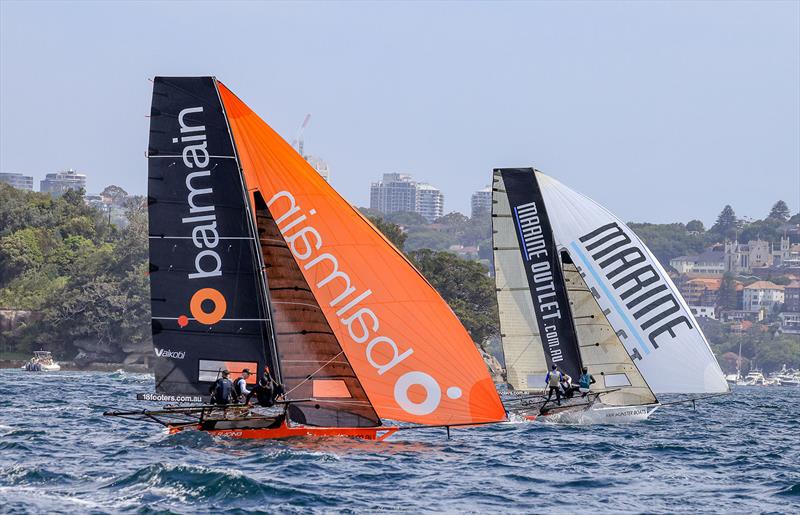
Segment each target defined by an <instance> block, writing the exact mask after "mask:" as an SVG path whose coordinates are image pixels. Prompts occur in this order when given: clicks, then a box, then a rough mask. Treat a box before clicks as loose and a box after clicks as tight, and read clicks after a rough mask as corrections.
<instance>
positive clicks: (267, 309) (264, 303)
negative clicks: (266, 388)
mask: <svg viewBox="0 0 800 515" xmlns="http://www.w3.org/2000/svg"><path fill="white" fill-rule="evenodd" d="M213 80H214V91H216V93H217V100H218V101H219V105H220V108H221V109H222V114H223V117H224V119H225V127H226V128H227V130H228V137H229V138H230V142H231V146H232V148H233V154H234V156H235V157H236V169H237V171H238V172H239V180H240V181H241V185H242V198H244V203H245V205H246V206H247V213H248V214H249V216H248V217H247V224H248V226H249V228H250V234H252V235H254V236H257V235H258V229H257V227H256V221H255V209H254V208H253V205H252V202H251V197H250V194H249V192H248V188H247V182H246V181H245V177H244V173H242V163H241V161H240V160H239V152H238V150H237V149H236V140H234V139H233V134H231V127H230V124H229V123H228V115H227V113H226V112H225V104H223V103H222V97H220V96H219V85H218V82H217V78H216V77H214V78H213ZM250 242H251V245H250V246H251V249H250V250H251V252H252V254H253V256H254V257H255V260H256V263H257V265H258V269H259V272H260V273H259V274H258V281H259V285H258V297H257V299H258V302H259V303H260V305H261V309H262V311H263V312H264V313H265V314H268V315H269V317H268V318H269V319H270V320H272V319H274V317H273V313H272V307H271V306H272V303H271V302H270V297H269V289H268V287H267V284H268V283H267V274H266V266H265V265H264V256H263V255H262V253H261V248H260V245H259V244H258V241H257V240H256V239H255V238H253V239H252V240H250ZM268 336H269V338H268V339H267V340H266V341H265V342H264V343H265V345H266V349H265V351H266V352H267V353H268V354H269V356H270V362H271V363H272V365H271V366H270V372H271V373H272V377H273V379H275V381H277V382H278V383H282V382H283V374H282V371H281V363H280V358H279V356H278V350H277V343H276V337H275V326H274V324H270V325H269V329H268ZM252 372H253V374H255V375H256V376H258V377H260V376H261V372H262V371H261V370H253V371H252Z"/></svg>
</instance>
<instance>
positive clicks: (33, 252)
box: [0, 227, 44, 282]
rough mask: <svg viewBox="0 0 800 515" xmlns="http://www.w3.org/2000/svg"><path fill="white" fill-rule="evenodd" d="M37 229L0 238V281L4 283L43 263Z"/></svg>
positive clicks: (23, 230)
mask: <svg viewBox="0 0 800 515" xmlns="http://www.w3.org/2000/svg"><path fill="white" fill-rule="evenodd" d="M39 239H40V234H39V230H38V229H34V228H32V227H29V228H27V229H21V230H19V231H17V232H15V233H13V234H10V235H8V236H5V237H3V238H0V281H3V282H6V281H9V280H11V279H12V278H14V277H15V276H17V275H19V274H21V273H22V272H24V271H25V270H28V269H37V268H39V267H40V266H41V265H42V263H44V253H43V252H42V248H41V246H40V244H39Z"/></svg>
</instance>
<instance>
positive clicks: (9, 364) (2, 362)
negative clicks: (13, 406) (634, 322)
mask: <svg viewBox="0 0 800 515" xmlns="http://www.w3.org/2000/svg"><path fill="white" fill-rule="evenodd" d="M25 363H27V360H21V359H0V369H6V368H11V369H20V368H21V367H22V366H23V365H25ZM58 364H59V365H60V366H61V370H62V371H66V372H116V371H117V370H122V371H124V372H135V373H141V374H148V373H152V370H150V369H148V368H147V367H146V366H144V365H126V364H124V363H91V364H89V365H86V366H78V365H77V364H75V362H73V361H59V362H58Z"/></svg>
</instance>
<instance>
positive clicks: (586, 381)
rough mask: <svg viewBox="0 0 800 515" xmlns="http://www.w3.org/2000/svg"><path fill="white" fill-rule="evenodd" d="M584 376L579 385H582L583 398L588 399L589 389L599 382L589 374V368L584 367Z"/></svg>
mask: <svg viewBox="0 0 800 515" xmlns="http://www.w3.org/2000/svg"><path fill="white" fill-rule="evenodd" d="M582 372H583V373H582V374H581V377H580V379H579V380H578V383H579V384H580V385H581V397H586V396H587V395H589V388H591V386H592V385H593V384H594V383H596V382H597V381H595V380H594V376H593V375H592V374H590V373H589V369H588V368H587V367H583V370H582Z"/></svg>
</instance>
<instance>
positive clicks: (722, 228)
mask: <svg viewBox="0 0 800 515" xmlns="http://www.w3.org/2000/svg"><path fill="white" fill-rule="evenodd" d="M738 228H739V220H738V219H737V218H736V213H735V212H734V211H733V208H732V207H731V206H730V205H726V206H725V207H724V208H723V209H722V211H721V212H720V214H719V215H717V221H716V223H714V225H713V226H712V227H711V231H713V232H715V233H717V234H720V235H722V236H723V237H725V238H728V239H733V238H735V237H736V230H737V229H738Z"/></svg>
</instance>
